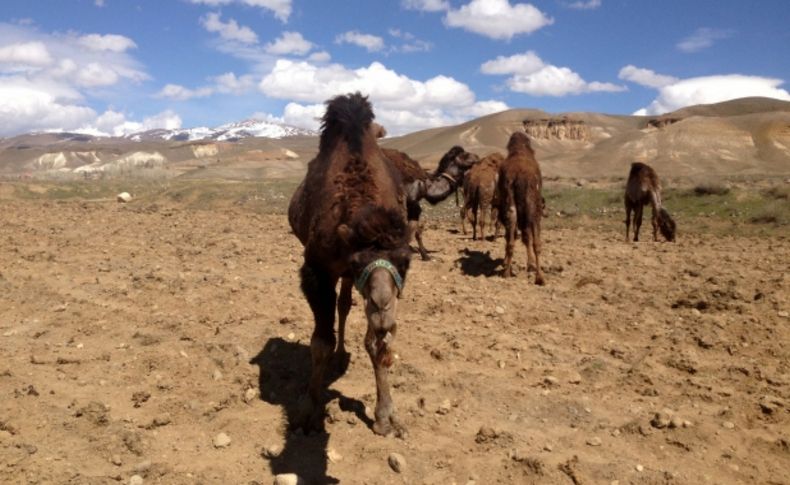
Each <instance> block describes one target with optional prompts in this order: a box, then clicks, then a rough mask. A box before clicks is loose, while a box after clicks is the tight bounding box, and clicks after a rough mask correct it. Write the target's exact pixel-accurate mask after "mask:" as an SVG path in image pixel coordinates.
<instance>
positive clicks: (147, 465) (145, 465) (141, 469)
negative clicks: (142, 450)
mask: <svg viewBox="0 0 790 485" xmlns="http://www.w3.org/2000/svg"><path fill="white" fill-rule="evenodd" d="M150 469H151V460H143V461H141V462H140V463H137V464H136V465H134V466H133V467H132V471H133V472H135V473H137V474H140V475H145V474H146V473H148V470H150Z"/></svg>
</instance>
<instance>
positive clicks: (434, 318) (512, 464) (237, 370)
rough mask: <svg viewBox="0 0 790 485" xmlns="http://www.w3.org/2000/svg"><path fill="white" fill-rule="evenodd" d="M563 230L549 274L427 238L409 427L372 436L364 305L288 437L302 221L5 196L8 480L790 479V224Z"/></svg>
mask: <svg viewBox="0 0 790 485" xmlns="http://www.w3.org/2000/svg"><path fill="white" fill-rule="evenodd" d="M566 221H567V222H554V223H553V224H554V225H555V227H553V228H547V229H546V230H545V231H544V233H545V235H544V248H545V250H544V251H545V256H544V259H543V262H544V268H545V269H546V273H547V274H546V276H547V280H548V282H547V285H546V286H545V287H536V286H534V285H532V284H528V283H527V281H526V278H525V275H524V263H525V257H524V256H525V255H524V251H523V249H521V248H520V247H519V248H518V250H517V251H518V252H517V253H516V261H517V263H518V266H517V270H518V277H517V278H514V279H510V280H503V279H502V278H500V277H499V276H498V272H499V270H500V269H501V265H500V263H501V257H502V253H503V242H502V239H498V240H497V241H496V242H491V241H476V242H475V241H471V239H470V237H467V236H461V235H459V234H456V233H454V232H453V231H451V230H452V229H454V227H451V226H450V224H448V223H435V224H432V226H433V227H430V228H429V229H428V230H427V231H426V235H425V237H426V245H427V246H428V247H429V249H434V250H436V252H435V253H433V256H434V260H433V261H430V262H422V261H420V260H419V258H415V260H414V263H413V265H412V270H411V272H410V273H409V275H408V279H407V283H406V293H405V301H404V302H403V304H402V305H401V306H400V314H399V321H400V330H399V334H398V338H397V341H396V345H397V350H398V353H399V360H398V361H397V362H396V364H395V366H394V367H393V372H394V377H393V379H392V382H393V386H394V399H395V402H396V405H397V406H398V409H399V411H400V414H401V417H402V418H403V419H404V421H405V424H406V425H407V427H408V429H409V436H408V438H407V439H405V440H399V439H396V438H382V437H378V436H376V435H374V434H373V432H372V431H371V430H370V429H369V426H368V425H369V422H370V416H371V414H372V413H371V410H370V409H371V408H372V406H373V405H374V402H375V387H374V381H373V375H372V371H371V368H370V363H369V361H368V358H367V355H366V354H365V352H364V350H363V348H362V346H361V341H362V335H363V332H364V330H363V329H364V317H363V314H362V311H361V310H360V308H358V307H354V308H353V309H352V313H351V317H350V322H349V327H350V330H349V340H350V342H349V350H350V351H351V352H352V354H353V355H352V362H351V365H350V367H349V370H348V372H347V373H346V374H345V375H343V376H333V382H332V384H331V387H330V393H329V394H330V397H331V401H330V404H329V419H328V424H327V431H328V434H324V435H319V436H303V435H302V434H301V433H298V432H288V431H287V429H286V424H287V419H288V416H289V414H290V413H292V412H294V406H295V402H296V398H297V396H298V395H299V393H300V392H301V390H302V388H303V386H304V379H305V376H306V374H307V373H308V372H309V360H308V355H309V350H308V345H309V337H310V331H311V316H310V314H309V309H308V307H307V304H306V303H305V301H304V300H303V298H302V296H301V293H300V291H299V287H298V278H297V270H298V268H299V266H300V264H301V249H300V247H299V245H298V242H297V240H296V238H294V237H293V236H292V235H291V234H290V233H289V231H288V228H287V222H286V218H285V217H284V216H260V215H256V214H253V213H250V212H246V211H241V210H209V211H188V210H182V209H179V208H177V207H169V206H155V205H148V204H144V203H139V204H134V203H133V204H131V205H128V206H123V205H118V204H115V203H91V204H87V203H81V202H42V201H3V203H2V208H1V210H0V295H2V296H0V463H2V465H1V466H0V482H2V483H75V484H76V483H79V484H92V483H96V484H99V483H101V484H103V483H114V482H116V481H118V482H121V483H129V479H130V477H131V476H132V475H135V474H137V475H140V476H142V477H144V478H145V483H146V484H147V483H168V484H172V483H175V484H178V483H184V484H193V483H206V484H208V483H262V484H268V483H272V480H273V475H274V474H275V473H284V472H296V473H299V474H300V475H302V476H304V477H305V478H307V479H309V480H311V481H312V482H313V483H332V482H337V481H339V482H341V483H368V484H381V483H383V484H386V483H429V484H434V483H435V484H449V483H457V484H467V483H469V482H470V481H474V482H475V483H477V484H490V483H549V484H552V483H557V484H570V483H584V484H589V483H607V484H608V483H614V482H616V481H617V482H619V483H620V484H625V483H634V484H644V483H679V484H698V483H773V484H779V483H790V479H789V478H788V477H789V476H790V475H788V470H790V387H788V386H789V385H790V346H788V342H790V319H789V318H788V313H787V312H788V311H790V303H788V302H790V249H788V247H789V246H788V239H787V238H781V237H779V236H776V237H768V238H762V239H757V238H732V237H714V236H706V235H701V236H683V235H682V234H681V236H680V237H679V241H678V242H677V243H676V244H657V243H652V242H643V243H639V244H631V243H625V242H623V241H622V240H621V234H620V232H617V233H615V232H613V231H603V232H602V231H596V230H594V227H591V226H590V225H586V226H583V227H577V226H575V225H574V222H573V220H572V219H567V220H566ZM531 279H532V278H530V280H531ZM657 413H658V415H657ZM651 421H652V422H651ZM220 433H225V434H227V436H229V437H230V439H231V442H230V444H229V445H228V446H225V447H216V446H215V444H214V439H215V438H216V437H217V435H218V434H220ZM277 445H279V446H284V447H285V449H284V450H283V451H282V452H281V453H279V454H277V453H276V452H277V450H275V449H274V448H276V447H277ZM266 448H269V449H270V451H272V452H274V453H273V454H275V455H277V456H275V457H273V458H267V457H264V456H262V455H261V451H262V450H264V449H266ZM393 452H396V453H399V454H401V455H402V456H403V457H404V459H405V462H406V466H405V469H404V470H402V472H401V473H400V474H397V473H395V472H394V471H392V470H391V469H390V467H389V465H388V464H387V457H388V455H389V454H390V453H393ZM327 455H328V456H327Z"/></svg>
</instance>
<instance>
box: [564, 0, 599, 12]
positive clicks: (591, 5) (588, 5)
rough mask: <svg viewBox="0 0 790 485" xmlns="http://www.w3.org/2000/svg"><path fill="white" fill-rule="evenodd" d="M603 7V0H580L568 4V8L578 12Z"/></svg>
mask: <svg viewBox="0 0 790 485" xmlns="http://www.w3.org/2000/svg"><path fill="white" fill-rule="evenodd" d="M600 6H601V0H579V1H577V2H573V3H570V4H568V7H570V8H573V9H576V10H594V9H596V8H598V7H600Z"/></svg>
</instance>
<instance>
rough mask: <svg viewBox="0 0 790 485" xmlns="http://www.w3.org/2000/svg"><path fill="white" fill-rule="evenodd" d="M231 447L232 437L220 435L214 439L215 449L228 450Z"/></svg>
mask: <svg viewBox="0 0 790 485" xmlns="http://www.w3.org/2000/svg"><path fill="white" fill-rule="evenodd" d="M228 446H230V436H228V435H226V434H225V433H220V434H218V435H217V436H215V437H214V448H227V447H228Z"/></svg>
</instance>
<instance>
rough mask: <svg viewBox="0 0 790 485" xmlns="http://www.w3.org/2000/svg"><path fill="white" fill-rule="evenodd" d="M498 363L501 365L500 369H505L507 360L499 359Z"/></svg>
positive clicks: (498, 365)
mask: <svg viewBox="0 0 790 485" xmlns="http://www.w3.org/2000/svg"><path fill="white" fill-rule="evenodd" d="M496 365H497V367H499V368H500V369H504V368H505V365H506V364H505V361H504V360H500V361H497V363H496Z"/></svg>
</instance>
